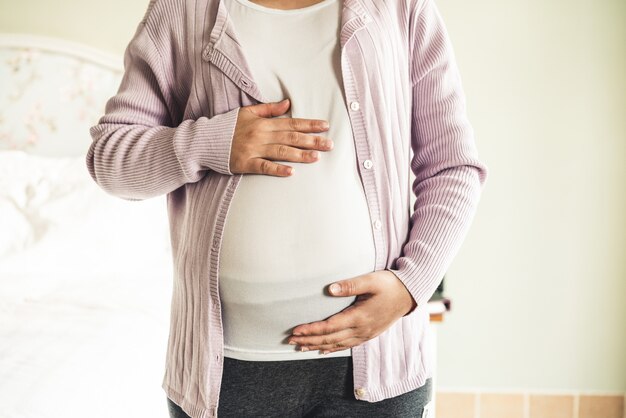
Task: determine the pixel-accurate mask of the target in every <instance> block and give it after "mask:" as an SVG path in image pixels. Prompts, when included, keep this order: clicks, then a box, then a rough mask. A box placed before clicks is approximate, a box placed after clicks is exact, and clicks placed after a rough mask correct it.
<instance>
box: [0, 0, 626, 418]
mask: <svg viewBox="0 0 626 418" xmlns="http://www.w3.org/2000/svg"><path fill="white" fill-rule="evenodd" d="M147 4H148V2H147V1H146V0H144V1H131V2H128V1H120V0H109V1H106V2H103V1H98V2H95V1H88V0H82V1H78V0H58V1H55V2H48V1H41V0H39V1H38V0H23V1H21V2H9V1H6V0H1V1H0V34H1V35H10V36H8V37H5V38H3V39H4V43H3V44H2V43H0V50H2V51H3V52H2V55H1V57H2V59H3V61H0V66H2V69H1V70H0V71H2V72H0V74H2V79H1V80H0V96H5V97H0V149H5V150H6V149H8V148H10V145H11V144H15V143H17V144H18V145H20V144H21V146H23V145H24V144H26V143H27V142H28V141H30V145H32V148H33V149H35V148H38V149H40V150H43V151H42V152H41V156H40V157H37V158H40V159H39V160H37V159H35V160H33V159H28V158H27V156H26V155H22V154H20V155H17V154H16V155H3V156H1V157H2V159H0V176H2V177H0V186H2V187H3V192H2V193H4V195H3V197H4V198H5V200H4V201H3V205H4V206H0V211H2V215H1V216H2V218H4V220H3V221H0V228H3V229H4V228H6V229H4V230H2V231H0V236H2V235H4V243H3V245H4V248H0V251H5V252H4V254H5V256H4V258H0V266H1V268H0V298H1V299H0V309H1V310H0V416H2V417H7V418H9V417H20V418H21V417H48V416H60V415H55V414H53V413H52V412H51V411H57V412H58V411H59V410H62V408H66V409H67V410H68V411H69V410H73V411H78V412H80V411H83V412H84V411H85V410H89V409H84V408H94V407H95V408H98V409H102V408H105V410H106V408H112V407H113V406H114V405H115V404H116V403H120V404H123V405H125V406H126V405H127V409H126V410H125V411H122V410H119V409H109V411H113V410H115V411H117V413H116V415H115V416H120V417H122V416H124V417H125V416H128V417H130V416H142V417H143V416H150V417H163V418H164V417H166V416H167V415H166V407H165V405H166V404H165V394H164V393H163V392H162V389H161V388H160V383H161V379H162V373H163V367H164V361H165V348H166V342H167V329H166V328H167V326H168V319H169V302H170V299H169V298H170V294H169V293H168V292H171V278H170V273H171V265H170V264H169V263H170V260H168V257H169V254H170V253H169V252H168V251H169V249H168V248H166V245H167V225H166V222H167V221H166V212H165V210H166V209H165V202H164V199H152V200H149V201H144V202H134V203H131V202H123V201H113V200H115V199H114V198H112V197H110V196H106V195H105V194H104V192H102V193H98V192H97V191H94V190H92V189H91V188H90V187H92V186H94V185H93V184H91V183H90V179H89V178H88V177H84V176H83V177H81V178H80V180H76V181H75V186H76V188H77V190H81V192H80V193H82V194H80V195H77V194H74V195H72V193H71V192H70V191H68V190H60V189H59V187H60V186H59V184H60V183H56V184H52V180H50V177H49V174H48V173H50V172H54V173H56V174H55V175H58V176H59V179H61V180H62V179H64V178H67V177H65V175H67V176H70V175H72V173H74V174H77V175H81V174H78V173H83V174H84V175H87V173H86V171H84V172H82V171H81V170H83V169H84V166H81V164H82V162H81V160H80V159H79V158H77V157H80V153H81V150H82V152H83V153H86V151H87V148H88V146H89V143H90V141H91V138H90V137H89V134H88V131H87V130H83V131H80V132H73V133H69V134H68V133H64V131H63V129H65V128H63V126H67V124H65V123H63V120H64V118H66V117H68V112H73V113H72V115H73V116H72V117H73V118H74V119H76V121H77V123H79V124H82V125H80V126H90V125H91V124H92V123H95V122H96V119H97V118H98V117H99V116H100V114H101V113H102V112H103V110H104V101H106V99H107V98H108V96H109V95H111V94H113V93H114V92H115V90H116V88H117V85H116V82H118V81H119V79H118V78H116V77H118V76H119V71H120V70H121V68H122V55H123V52H124V49H125V47H126V45H127V43H128V41H129V40H130V39H131V37H132V35H133V33H134V31H135V29H136V27H137V24H138V22H139V21H140V20H141V18H142V16H143V14H144V12H145V10H146V7H147ZM437 4H438V6H439V9H440V10H441V13H442V15H443V17H444V20H445V22H446V25H447V28H448V32H449V35H450V37H451V39H452V42H453V45H454V50H455V54H456V57H457V62H458V65H459V68H460V71H461V76H462V80H463V85H464V89H465V93H466V96H467V106H468V107H467V110H468V115H469V118H470V121H471V122H472V124H473V126H474V130H475V138H476V143H477V147H478V150H479V155H480V158H481V159H482V160H483V161H484V162H485V163H486V164H487V165H488V167H489V168H490V177H489V179H488V180H487V183H486V186H485V189H484V192H483V195H482V198H481V202H480V206H479V209H478V212H477V215H476V218H475V220H474V223H473V225H472V228H471V230H470V232H469V234H468V236H467V239H466V241H465V242H464V244H463V246H462V248H461V250H460V252H459V254H458V256H457V257H456V258H455V260H454V262H453V264H452V265H451V267H450V269H449V271H448V273H447V274H446V279H445V295H446V297H447V298H449V299H450V300H451V301H452V304H451V309H450V310H449V311H448V312H446V313H445V315H444V316H443V320H442V321H441V322H438V323H437V324H436V325H435V327H436V328H437V336H438V339H437V385H436V386H437V387H436V390H437V394H436V399H437V403H436V415H437V417H438V418H447V417H454V418H464V417H471V418H478V417H482V418H484V417H487V418H489V417H499V418H516V417H520V418H535V417H551V418H559V417H567V418H570V417H574V418H578V417H581V418H583V417H593V418H623V417H625V416H626V415H624V393H625V392H626V216H625V215H624V214H626V164H625V163H626V2H625V1H623V0H601V1H597V2H587V1H564V0H553V1H549V2H545V1H539V0H526V1H522V0H505V1H488V0H477V1H473V2H462V1H458V0H437ZM22 40H25V41H24V42H25V43H26V44H29V43H30V44H33V45H35V44H36V45H42V44H45V45H48V46H49V48H48V49H49V50H55V51H57V52H58V51H59V50H64V49H68V48H69V49H71V50H72V51H85V53H86V54H88V55H89V56H90V57H92V58H93V60H94V62H97V63H98V64H97V65H96V66H93V65H92V66H91V67H89V66H78V67H76V71H77V72H75V73H71V74H70V73H67V72H65V73H63V74H62V75H60V76H59V77H60V80H61V79H63V80H67V79H74V80H75V81H76V85H75V86H71V85H65V89H64V90H62V92H61V93H59V90H58V89H57V90H54V89H52V87H58V85H57V86H53V85H49V86H47V87H46V86H40V87H39V90H37V92H42V91H43V92H47V93H46V94H51V95H58V99H59V100H62V102H61V103H62V104H61V105H60V106H59V107H58V108H57V111H56V112H55V114H54V115H52V116H49V117H47V116H46V115H45V114H44V113H45V112H44V113H42V111H41V109H40V108H37V103H38V102H39V101H40V100H41V99H42V97H41V96H37V95H38V94H40V93H37V92H35V93H33V92H31V93H28V91H29V87H28V86H29V85H30V84H29V83H37V80H38V79H41V77H39V76H38V74H39V75H41V76H42V77H43V76H46V74H48V72H49V71H54V70H56V71H61V69H62V68H63V66H62V64H63V63H62V62H57V63H56V64H55V62H54V60H55V59H61V58H55V57H54V56H50V57H48V58H47V60H48V62H47V63H44V64H43V65H44V67H42V68H43V69H37V68H35V64H33V63H34V62H35V61H36V60H35V58H33V57H37V56H42V55H41V54H39V55H37V53H35V54H34V55H33V52H32V51H31V52H29V50H27V49H24V50H22V51H20V52H16V50H15V48H14V47H13V46H14V45H15V44H16V43H19V42H21V41H22ZM50 45H54V46H50ZM58 45H61V47H58ZM44 49H45V48H44ZM63 59H64V58H63ZM68 68H69V67H68ZM9 78H10V80H12V81H11V82H9V81H8V80H9ZM14 80H18V81H17V82H16V81H14ZM66 83H67V82H66ZM52 84H54V83H52ZM59 85H62V82H61V81H59ZM47 88H49V89H48V90H46V89H47ZM27 94H32V95H34V96H33V97H32V99H29V100H30V102H29V103H27V104H25V103H24V98H25V95H27ZM43 100H45V97H44V98H43ZM63 100H65V101H63ZM18 106H23V107H20V108H18ZM16 109H19V110H16ZM17 111H19V112H21V114H22V116H23V117H22V118H16V117H15V112H17ZM44 126H45V129H44V128H43V127H44ZM44 135H57V136H59V138H61V139H60V140H59V141H58V142H56V143H55V144H56V145H54V147H53V148H49V147H47V146H46V145H45V144H43V143H42V142H41V141H42V138H43V137H44ZM64 135H73V136H74V137H76V138H78V139H77V141H82V144H83V146H82V148H81V147H78V148H76V147H75V146H74V148H72V149H69V148H68V149H66V148H65V147H66V145H63V140H62V138H63V137H64ZM79 143H80V142H79ZM30 145H29V146H30ZM3 153H4V154H9V153H8V152H7V151H3ZM44 154H45V155H48V156H51V155H55V156H57V157H61V156H65V157H64V158H60V159H58V160H59V161H60V162H55V161H51V159H50V157H47V158H46V157H44ZM3 162H4V165H3V166H2V164H3ZM33 167H37V168H36V169H35V168H33ZM48 169H49V170H52V171H46V170H48ZM35 171H36V172H37V175H39V177H38V178H36V179H34V178H33V177H32V176H33V175H34V174H33V173H35ZM19 173H22V174H21V176H22V177H19V176H20V174H19ZM59 173H60V174H59ZM64 173H65V174H64ZM29 176H30V177H29ZM18 177H19V178H20V179H21V180H20V181H23V182H22V183H20V184H22V185H26V186H25V187H24V188H22V189H20V190H17V191H15V190H13V189H12V188H15V187H17V186H16V179H18ZM42 179H47V180H48V181H49V183H46V182H45V181H44V182H42ZM73 184H74V183H73ZM68 187H69V186H68ZM10 190H13V191H12V192H11V193H14V195H12V196H11V195H10V193H9V191H10ZM7 196H8V197H7ZM15 196H17V197H15ZM52 198H54V199H56V200H54V199H53V200H54V201H52V200H51V199H52ZM11 199H13V200H11ZM19 199H22V201H23V202H30V204H31V210H33V211H37V212H36V213H37V214H42V213H43V214H44V215H42V216H40V217H41V218H42V219H43V218H45V219H43V220H41V222H44V221H46V222H49V225H48V226H46V227H45V228H44V230H45V231H46V232H45V233H46V234H47V238H46V239H48V241H45V242H46V244H45V245H46V246H45V247H42V244H41V242H44V241H41V240H40V241H38V239H39V238H38V237H33V236H32V233H31V232H32V231H31V229H29V228H30V227H29V226H28V225H26V226H24V227H19V222H21V221H20V220H19V219H21V218H19V216H24V213H21V215H20V214H19V213H18V214H17V215H16V214H15V213H17V212H15V207H17V206H16V205H17V203H19V201H20V200H19ZM29 199H30V200H29ZM37 199H40V200H37ZM59 199H61V200H59ZM62 199H66V200H64V201H63V200H62ZM86 200H87V203H85V201H86ZM16 202H17V203H16ZM36 204H40V205H41V206H36ZM67 208H71V209H67ZM67 210H70V211H72V210H74V211H78V212H76V213H77V214H78V215H81V216H84V217H85V220H84V224H81V226H77V227H76V228H75V231H74V232H72V233H71V234H70V233H67V232H66V231H64V230H61V229H60V228H58V222H57V223H56V224H55V222H54V221H55V219H56V220H57V221H58V219H61V218H60V217H57V218H55V216H57V215H58V213H57V212H56V211H62V212H63V213H66V212H67ZM14 212H15V213H14ZM33 213H35V212H33ZM33 213H31V217H30V218H29V219H30V221H29V222H31V223H32V219H33V216H34V215H33ZM147 213H149V214H150V215H149V216H146V214H147ZM78 215H77V216H78ZM11 216H14V217H13V218H12V217H11ZM46 217H47V218H46ZM113 218H115V219H116V220H117V221H118V222H122V223H123V225H124V228H123V229H124V230H123V231H117V230H113V231H112V230H111V228H110V227H108V226H107V222H108V219H113ZM81 222H83V221H81ZM31 226H32V225H31ZM15 228H18V229H17V231H18V232H15V231H14V229H15ZM20 228H21V229H20ZM55 228H57V229H55ZM7 231H11V232H10V234H9V233H7ZM20 234H22V235H21V236H22V239H21V241H19V242H18V243H17V244H16V243H15V242H16V241H15V239H16V237H19V236H20ZM55 234H57V235H55ZM72 234H74V235H72ZM9 235H10V236H11V240H12V241H10V240H8V239H7V236H9ZM155 235H158V236H159V237H161V238H162V240H161V241H159V240H153V245H154V247H149V248H146V247H145V246H143V245H142V244H141V243H143V242H144V240H145V236H152V237H154V236H155ZM60 236H63V239H64V240H65V244H63V245H60V244H59V243H58V241H55V239H57V238H58V237H60ZM68 237H71V239H73V240H74V241H68ZM0 240H2V238H0ZM120 240H121V241H124V242H125V244H124V245H123V246H122V247H121V248H120V247H119V244H117V243H119V242H120ZM9 241H10V242H9ZM77 243H80V246H81V247H82V248H81V249H80V250H79V251H78V252H76V248H75V245H76V244H77ZM72 244H73V245H72ZM38 246H39V247H38ZM116 246H117V249H114V251H117V252H115V253H114V254H117V255H118V256H119V259H118V260H123V261H120V262H123V263H124V264H123V265H124V266H125V267H124V271H123V272H120V271H119V265H117V266H110V265H106V263H104V262H103V261H102V260H101V259H100V258H101V257H99V255H98V254H102V253H103V252H104V251H113V250H112V249H113V248H114V247H116ZM140 246H141V247H142V248H144V250H145V251H144V253H142V254H136V253H133V251H136V249H137V248H139V247H140ZM24 251H31V253H30V255H29V257H32V256H33V255H36V256H37V258H29V259H26V258H24V257H26V256H22V253H23V252H24ZM68 251H69V252H68ZM96 251H97V252H96ZM129 254H130V255H132V256H130V255H129ZM35 259H36V260H39V261H36V262H32V261H31V262H27V260H35ZM25 263H26V264H27V265H28V268H25V266H26V264H25ZM46 263H48V264H46ZM148 264H149V265H151V266H152V267H151V268H150V269H149V271H148V274H146V270H145V266H146V265H148ZM54 265H57V266H61V265H62V266H63V267H64V268H65V270H64V276H63V277H61V276H60V275H58V280H56V281H54V282H53V283H47V284H45V285H44V284H43V283H40V282H39V281H38V280H41V272H42V271H44V270H45V271H47V272H48V273H49V274H52V273H51V271H50V269H51V268H52V267H51V266H54ZM68 265H72V266H74V267H73V268H72V269H71V270H72V272H71V274H69V275H68V274H67V266H68ZM116 268H118V270H116ZM86 271H89V272H90V273H89V275H90V276H89V282H86V280H85V272H86ZM59 274H60V273H59ZM146 286H147V287H146ZM151 287H153V288H154V289H155V290H154V293H150V292H146V290H145V289H146V288H151ZM110 295H115V299H112V298H110V297H109V296H110ZM43 296H52V297H47V298H46V299H45V303H46V304H47V305H45V306H44V305H43V303H44V302H43V299H42V298H43ZM38 298H39V299H38ZM40 300H41V301H42V302H41V305H38V307H37V309H39V310H37V311H33V307H32V306H30V305H29V303H30V304H31V305H32V304H35V305H36V304H37V303H38V301H40ZM55 303H57V304H56V305H55ZM64 303H76V304H81V303H83V304H85V306H86V309H84V310H80V311H79V310H78V308H76V307H75V306H78V305H71V306H73V307H72V308H67V306H70V305H64V306H66V308H64V309H61V308H59V306H61V305H63V304H64ZM42 313H44V314H45V316H47V317H48V318H49V319H50V318H58V321H54V322H52V321H50V322H38V319H37V318H40V316H41V315H42ZM126 314H128V315H126ZM31 316H32V318H31ZM87 316H89V321H90V322H85V323H84V324H85V326H84V327H82V328H81V327H78V328H73V329H71V330H69V329H65V328H63V326H64V325H63V324H64V322H61V321H62V320H65V319H72V320H76V321H79V322H80V321H86V318H87ZM129 318H133V321H130V320H129ZM16 319H20V320H19V321H17V320H16ZM26 319H30V320H31V321H30V322H26ZM30 323H32V324H33V325H32V326H30V325H28V324H30ZM87 324H90V325H89V326H87ZM93 324H99V325H100V328H99V329H98V331H99V334H98V335H96V333H95V331H93ZM52 331H55V332H56V333H55V334H54V335H53V333H52ZM47 333H50V335H47ZM44 337H45V338H44ZM2 340H4V341H5V343H6V342H8V341H11V343H10V344H3V343H2V342H1V341H2ZM18 341H19V344H21V345H20V346H19V350H20V351H19V354H20V355H19V356H18V354H16V353H15V352H14V350H15V347H16V346H15V345H14V344H17V342H18ZM33 341H37V343H36V344H35V346H33V344H32V342H33ZM87 342H92V343H98V344H100V343H101V345H99V347H100V349H99V350H96V351H87V350H83V351H79V350H77V347H80V344H87ZM105 344H106V345H105ZM146 349H148V350H149V354H148V355H146V351H145V350H146ZM90 350H93V349H90ZM150 350H151V351H150ZM42 351H45V352H46V353H48V354H47V355H48V356H49V357H47V360H46V363H45V364H39V363H38V362H37V359H38V358H40V353H41V352H42ZM129 352H130V353H131V354H132V355H131V356H130V358H129V356H128V355H127V354H128V353H129ZM3 353H4V354H3ZM24 353H26V354H24ZM67 353H82V357H80V356H75V355H73V354H69V355H68V354H67ZM116 353H117V355H119V356H120V357H124V358H125V359H126V360H124V362H123V363H121V364H120V363H113V362H111V363H110V364H109V365H108V366H107V367H102V364H106V363H104V360H106V359H109V360H110V359H113V358H115V356H116ZM96 355H97V356H96ZM50 358H53V359H55V361H54V362H51V361H50V360H49V359H50ZM100 359H103V360H102V363H101V361H100ZM112 366H113V367H120V366H121V367H120V368H119V369H111V367H112ZM66 367H67V368H71V369H73V370H74V371H75V372H76V371H80V373H81V374H82V376H83V377H84V378H85V382H89V385H86V386H85V385H82V387H81V388H78V389H74V390H73V392H70V393H67V392H66V393H59V392H55V391H54V390H53V389H54V387H55V386H56V385H58V384H59V383H60V382H61V381H63V379H64V377H63V376H67V373H66V371H67V370H69V369H65V368H66ZM64 370H65V371H64ZM105 375H106V379H105V377H103V376H105ZM72 376H73V377H72V379H75V376H76V374H73V375H72ZM94 378H95V379H102V380H101V381H100V384H98V382H96V383H94V382H93V381H94ZM107 379H111V380H107ZM112 381H113V382H115V384H114V385H112V384H111V382H112ZM22 382H23V384H22ZM139 382H141V384H142V385H143V386H142V387H138V383H139ZM79 383H80V382H79ZM16 385H17V386H16ZM37 385H39V386H37ZM67 387H68V388H70V387H71V386H69V382H68V386H67ZM137 399H141V400H142V402H143V404H138V403H137V402H136V400H137ZM79 408H80V409H79ZM64 416H67V417H69V416H73V415H71V414H69V413H68V414H66V415H64ZM77 416H78V415H77ZM90 416H96V415H90ZM98 416H99V415H98ZM103 416H106V415H103ZM108 416H112V415H108Z"/></svg>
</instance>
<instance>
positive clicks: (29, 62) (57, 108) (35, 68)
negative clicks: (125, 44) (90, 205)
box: [0, 45, 122, 156]
mask: <svg viewBox="0 0 626 418" xmlns="http://www.w3.org/2000/svg"><path fill="white" fill-rule="evenodd" d="M96 61H97V60H94V61H92V60H90V59H89V58H88V57H84V56H80V55H79V54H76V55H75V54H72V53H68V52H66V51H55V50H53V49H51V48H37V47H35V46H32V45H28V46H19V45H11V46H2V45H0V150H2V149H10V150H23V151H27V152H29V153H34V154H41V155H48V156H70V155H81V154H86V152H87V149H88V148H89V145H90V144H91V137H90V135H89V128H90V127H91V126H93V125H95V124H96V123H97V121H98V119H99V117H100V116H101V115H102V114H104V107H105V105H106V102H107V100H108V99H109V98H110V97H111V96H113V95H114V94H115V93H116V92H117V89H118V87H119V84H120V81H121V76H122V70H121V66H120V69H113V68H111V67H110V66H106V65H102V64H100V63H98V62H96ZM119 62H120V63H121V62H122V59H121V57H120V59H119Z"/></svg>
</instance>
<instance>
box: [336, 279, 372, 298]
mask: <svg viewBox="0 0 626 418" xmlns="http://www.w3.org/2000/svg"><path fill="white" fill-rule="evenodd" d="M335 287H337V290H335ZM375 290H377V287H376V281H375V275H373V274H362V275H360V276H357V277H354V278H351V279H345V280H339V281H336V282H333V283H331V284H330V286H328V292H329V293H330V294H331V295H332V296H356V295H360V294H364V293H371V292H373V291H375Z"/></svg>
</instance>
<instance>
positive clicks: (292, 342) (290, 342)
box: [289, 341, 298, 345]
mask: <svg viewBox="0 0 626 418" xmlns="http://www.w3.org/2000/svg"><path fill="white" fill-rule="evenodd" d="M289 344H291V345H295V344H298V343H297V342H295V341H289Z"/></svg>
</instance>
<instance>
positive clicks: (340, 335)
mask: <svg viewBox="0 0 626 418" xmlns="http://www.w3.org/2000/svg"><path fill="white" fill-rule="evenodd" d="M357 334H358V329H357V328H355V327H349V328H345V329H342V330H340V331H337V332H333V333H331V334H326V335H311V336H306V337H305V336H302V337H291V338H289V344H291V343H292V342H294V343H296V344H297V345H298V346H299V347H307V348H308V349H309V350H311V349H315V347H319V346H322V345H323V346H331V345H333V344H336V343H339V342H341V341H343V340H345V339H347V338H353V337H355V336H356V335H357Z"/></svg>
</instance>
